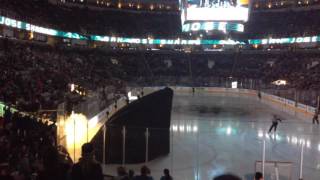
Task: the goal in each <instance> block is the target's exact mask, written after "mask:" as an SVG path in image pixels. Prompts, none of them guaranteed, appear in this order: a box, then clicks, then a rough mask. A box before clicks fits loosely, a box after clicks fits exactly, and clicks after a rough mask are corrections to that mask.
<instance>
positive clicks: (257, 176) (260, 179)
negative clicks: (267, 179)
mask: <svg viewBox="0 0 320 180" xmlns="http://www.w3.org/2000/svg"><path fill="white" fill-rule="evenodd" d="M254 180H263V175H262V173H261V172H256V174H255V175H254Z"/></svg>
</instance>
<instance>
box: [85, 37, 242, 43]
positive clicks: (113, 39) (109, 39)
mask: <svg viewBox="0 0 320 180" xmlns="http://www.w3.org/2000/svg"><path fill="white" fill-rule="evenodd" d="M90 39H91V40H93V41H102V42H110V43H112V42H113V43H130V44H150V45H152V44H154V45H235V44H244V43H243V42H240V41H234V40H231V39H228V40H204V39H198V40H186V39H134V38H123V37H110V36H94V35H92V36H90Z"/></svg>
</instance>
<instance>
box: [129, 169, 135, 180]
mask: <svg viewBox="0 0 320 180" xmlns="http://www.w3.org/2000/svg"><path fill="white" fill-rule="evenodd" d="M128 177H129V180H133V179H134V171H133V170H132V169H130V170H129V173H128Z"/></svg>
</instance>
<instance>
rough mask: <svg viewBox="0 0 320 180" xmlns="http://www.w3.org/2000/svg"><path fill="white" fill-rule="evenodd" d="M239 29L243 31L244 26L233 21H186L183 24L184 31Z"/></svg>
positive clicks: (238, 30)
mask: <svg viewBox="0 0 320 180" xmlns="http://www.w3.org/2000/svg"><path fill="white" fill-rule="evenodd" d="M213 30H217V31H223V32H227V31H237V32H243V31H244V26H243V24H239V23H231V22H193V23H185V24H183V25H182V32H191V31H213Z"/></svg>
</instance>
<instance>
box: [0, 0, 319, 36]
mask: <svg viewBox="0 0 320 180" xmlns="http://www.w3.org/2000/svg"><path fill="white" fill-rule="evenodd" d="M26 1H27V2H24V3H21V1H17V0H3V2H2V3H1V11H2V14H3V15H6V16H9V17H13V18H16V19H19V20H22V21H25V22H30V23H33V24H36V25H40V26H44V27H50V28H54V29H58V30H64V31H68V32H79V33H81V34H83V35H89V34H95V35H110V36H124V37H140V38H142V37H143V38H146V37H153V38H177V37H184V38H186V37H189V36H190V34H189V33H186V34H184V33H182V32H181V16H180V13H179V12H174V13H150V12H147V11H141V12H140V11H137V12H135V11H134V12H132V11H114V10H105V9H100V10H96V9H90V8H86V7H68V6H59V5H58V6H57V5H53V4H51V3H48V2H46V1H34V0H26ZM17 7H18V8H17ZM319 18H320V13H319V10H318V9H308V10H307V9H302V10H301V9H298V10H295V9H292V10H291V9H290V10H286V11H252V12H251V13H250V17H249V21H248V22H247V23H245V32H244V33H241V34H238V33H237V34H233V33H231V34H229V36H234V37H232V38H241V39H246V38H269V37H292V36H307V35H316V34H317V33H318V31H319V27H320V24H319V22H318V21H317V19H319ZM202 34H203V35H204V36H203V38H217V36H216V35H215V33H213V34H210V35H205V34H206V33H205V32H203V33H202ZM192 37H193V36H192ZM218 37H220V38H221V36H218Z"/></svg>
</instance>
